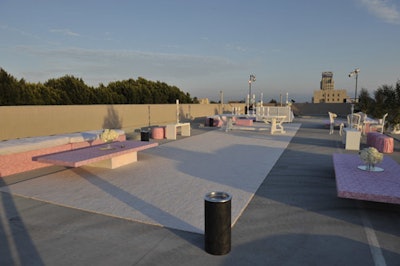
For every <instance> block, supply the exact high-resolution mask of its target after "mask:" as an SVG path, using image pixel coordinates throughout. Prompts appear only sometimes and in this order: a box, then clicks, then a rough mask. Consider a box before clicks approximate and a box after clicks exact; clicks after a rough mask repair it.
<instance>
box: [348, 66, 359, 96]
mask: <svg viewBox="0 0 400 266" xmlns="http://www.w3.org/2000/svg"><path fill="white" fill-rule="evenodd" d="M358 73H360V69H359V68H356V69H354V70H353V71H351V72H350V74H349V78H351V77H352V76H356V91H355V94H354V102H357V81H358Z"/></svg>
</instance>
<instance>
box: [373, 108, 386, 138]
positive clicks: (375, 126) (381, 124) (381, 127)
mask: <svg viewBox="0 0 400 266" xmlns="http://www.w3.org/2000/svg"><path fill="white" fill-rule="evenodd" d="M387 116H388V113H386V114H385V115H384V116H383V117H382V119H379V124H372V125H370V127H369V128H370V129H375V130H376V131H379V130H380V131H381V134H383V130H384V129H385V122H386V117H387Z"/></svg>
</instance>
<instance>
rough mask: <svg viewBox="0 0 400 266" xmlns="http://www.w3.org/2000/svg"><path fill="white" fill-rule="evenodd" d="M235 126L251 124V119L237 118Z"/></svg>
mask: <svg viewBox="0 0 400 266" xmlns="http://www.w3.org/2000/svg"><path fill="white" fill-rule="evenodd" d="M236 125H237V126H252V125H253V120H252V119H238V120H236Z"/></svg>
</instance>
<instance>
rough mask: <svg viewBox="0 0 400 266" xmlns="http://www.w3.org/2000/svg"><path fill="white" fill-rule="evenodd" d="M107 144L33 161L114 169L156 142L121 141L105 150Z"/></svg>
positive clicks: (39, 157)
mask: <svg viewBox="0 0 400 266" xmlns="http://www.w3.org/2000/svg"><path fill="white" fill-rule="evenodd" d="M107 145H108V144H101V145H94V146H90V147H86V148H81V149H76V150H71V151H64V152H58V153H52V154H47V155H41V156H36V157H34V158H32V159H33V160H34V161H38V162H42V163H48V164H54V165H61V166H67V167H80V166H83V165H90V166H95V167H103V168H110V169H115V168H117V167H120V166H123V165H127V164H129V163H133V162H136V161H137V152H138V151H142V150H145V149H149V148H153V147H156V146H157V145H158V143H157V142H154V143H149V142H143V141H121V142H113V143H111V144H110V146H111V149H106V147H107Z"/></svg>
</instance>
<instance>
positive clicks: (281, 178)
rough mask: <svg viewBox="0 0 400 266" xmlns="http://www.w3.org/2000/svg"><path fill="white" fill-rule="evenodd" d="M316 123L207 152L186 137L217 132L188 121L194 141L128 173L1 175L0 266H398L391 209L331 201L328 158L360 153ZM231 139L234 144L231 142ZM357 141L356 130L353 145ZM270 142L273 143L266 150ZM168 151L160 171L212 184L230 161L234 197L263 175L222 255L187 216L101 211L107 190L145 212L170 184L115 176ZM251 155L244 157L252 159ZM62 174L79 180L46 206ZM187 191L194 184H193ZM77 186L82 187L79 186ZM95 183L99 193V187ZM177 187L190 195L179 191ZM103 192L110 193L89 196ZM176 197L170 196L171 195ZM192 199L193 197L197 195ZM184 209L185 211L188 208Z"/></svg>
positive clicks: (399, 158)
mask: <svg viewBox="0 0 400 266" xmlns="http://www.w3.org/2000/svg"><path fill="white" fill-rule="evenodd" d="M324 120H326V118H312V117H310V118H296V119H295V120H294V124H299V125H300V124H301V126H300V128H299V129H298V130H297V131H293V137H291V136H290V138H289V137H286V136H282V135H276V136H273V137H272V136H268V134H269V133H266V132H265V131H263V132H251V131H245V132H233V133H226V134H227V136H226V137H225V138H221V139H218V142H219V144H218V145H220V146H218V147H214V148H215V150H212V148H210V147H209V146H207V145H206V144H207V143H204V142H203V145H200V146H191V144H193V143H195V140H196V141H198V140H200V139H201V140H202V141H205V142H209V141H211V140H207V138H204V136H207V135H204V134H210V133H213V132H216V131H218V129H215V128H203V127H198V124H196V123H192V125H193V129H192V136H191V137H180V139H178V140H176V141H167V140H162V141H160V145H159V147H158V148H159V149H158V150H151V151H150V150H149V151H146V152H143V154H142V155H139V156H142V158H141V159H142V160H140V159H139V161H138V162H137V163H135V164H137V165H134V166H132V169H131V168H129V169H128V168H126V169H122V170H118V171H115V170H96V171H88V170H87V169H86V168H84V169H82V170H74V169H66V168H63V167H50V168H46V169H42V170H40V171H32V172H28V173H25V174H19V175H15V176H9V177H6V178H3V179H0V186H1V188H0V189H1V192H0V247H1V248H0V265H71V264H73V265H94V264H95V265H399V261H400V227H399V224H400V205H395V204H387V203H378V202H369V201H358V200H351V199H343V198H339V197H337V191H336V184H335V173H334V168H333V159H332V155H333V154H334V153H348V154H357V151H348V150H345V149H344V148H343V144H342V142H341V137H340V136H339V134H338V131H335V133H334V134H332V135H329V129H327V128H325V127H324ZM290 132H291V131H289V133H288V134H290ZM219 133H221V134H224V133H223V132H221V131H219ZM202 135H203V137H198V136H202ZM213 136H216V134H214V133H213ZM245 136H249V139H248V140H246V139H245V138H244V137H245ZM238 140H240V143H234V144H235V146H233V142H234V141H236V142H238ZM191 141H192V142H191ZM224 141H225V143H224ZM253 141H256V142H258V143H259V144H260V145H259V147H258V146H255V145H253ZM365 141H366V140H365V137H363V139H362V147H363V146H365ZM180 142H181V143H182V146H183V144H185V145H187V146H185V147H187V150H185V152H183V151H182V149H181V150H179V149H178V148H177V147H179V145H177V144H179V143H180ZM183 142H185V143H183ZM267 142H271V143H272V142H273V143H275V144H276V145H275V146H273V147H266V148H265V149H264V146H265V143H267ZM285 142H286V143H287V144H284V143H285ZM231 144H232V145H231ZM173 145H176V146H173ZM196 145H197V144H196ZM279 145H280V146H279ZM211 146H212V145H211ZM214 146H215V145H214ZM249 147H250V151H253V154H254V156H255V157H254V158H245V159H243V158H242V159H241V156H244V155H247V152H249ZM172 148H173V149H175V150H174V153H173V155H174V157H172V158H171V156H170V154H169V153H168V158H167V156H165V157H164V158H156V156H160V155H162V154H163V153H165V154H167V152H168V151H169V150H171V149H172ZM207 149H209V150H207ZM279 150H281V151H279ZM232 151H234V152H232ZM278 151H279V152H278ZM266 152H267V153H266ZM277 152H278V153H277ZM188 154H189V155H190V156H188ZM182 155H185V156H184V157H182ZM210 156H214V157H213V158H212V161H214V162H215V163H216V165H218V166H220V167H216V165H209V164H208V168H204V165H203V164H202V163H201V162H202V161H205V162H207V163H208V162H209V161H208V160H209V157H210ZM274 156H275V157H276V159H275V160H274V161H273V162H272V163H271V162H269V161H268V160H269V159H268V158H269V157H274ZM385 156H390V157H391V158H392V159H393V160H395V161H396V162H397V163H400V142H399V141H398V140H396V141H395V149H394V153H392V154H385ZM166 158H167V159H170V160H174V161H176V162H179V164H177V165H176V166H174V167H168V169H166V173H165V176H168V175H171V174H174V173H175V175H174V176H175V177H176V176H178V177H181V178H182V179H186V178H187V176H188V175H189V174H192V172H191V171H194V173H197V174H196V177H197V179H196V180H195V181H193V183H192V184H195V182H198V181H199V180H200V181H202V182H203V181H207V182H214V183H217V184H218V188H219V187H220V185H221V184H222V182H223V179H222V180H216V179H212V178H210V177H213V176H214V177H217V175H215V173H216V172H217V173H219V174H223V173H226V174H227V175H228V176H229V175H234V174H235V173H232V172H231V171H230V170H229V169H228V168H229V167H232V168H234V167H237V166H240V167H238V168H234V169H235V171H236V174H237V175H238V176H236V177H239V178H238V180H236V181H235V183H233V184H230V186H231V187H234V188H235V190H232V191H233V193H232V196H233V199H235V198H238V197H239V196H238V195H237V194H236V192H235V191H239V190H241V189H242V190H245V191H246V192H251V189H250V188H249V186H248V185H249V183H250V180H251V178H252V177H253V176H255V175H260V174H261V175H263V178H261V180H260V182H259V183H258V184H257V187H256V188H255V190H254V195H251V196H250V198H249V202H248V205H245V206H244V208H243V210H242V212H240V213H238V215H237V220H236V222H235V224H234V226H233V228H232V249H231V251H230V253H228V254H227V255H223V256H213V255H210V254H208V253H206V252H205V251H204V235H203V234H202V232H201V228H200V230H198V228H197V227H196V224H195V225H194V226H192V224H190V223H186V224H185V226H186V227H187V229H178V228H174V227H173V226H168V225H167V226H160V225H157V224H150V222H143V221H142V220H137V221H135V220H134V219H130V218H129V217H128V218H126V217H125V218H124V217H120V216H119V215H112V214H110V213H109V212H107V211H106V210H105V209H106V208H107V207H109V206H108V205H109V202H110V199H111V198H114V199H117V200H119V201H120V202H122V203H125V205H126V206H125V209H132V206H133V205H130V203H129V202H126V201H125V202H124V200H125V199H126V198H129V199H130V200H132V201H134V202H138V201H140V202H141V204H142V208H143V209H142V214H145V216H146V214H148V215H147V216H149V215H150V214H149V213H146V210H148V209H149V208H154V205H150V204H149V201H148V200H147V199H146V200H145V199H144V197H145V196H146V195H147V196H148V195H150V196H151V195H152V193H153V194H154V191H163V188H168V184H169V181H168V180H167V179H165V180H163V179H162V178H160V179H158V182H159V183H156V184H153V186H149V187H147V188H146V189H147V190H145V189H144V188H143V190H142V191H140V192H139V191H138V192H137V193H135V194H132V193H130V192H129V190H128V187H129V185H130V182H127V183H125V184H124V183H123V182H125V181H123V182H122V181H121V180H123V176H121V175H118V174H121V173H128V172H133V171H131V170H135V169H136V170H140V172H139V173H140V174H139V175H138V176H135V180H132V182H140V180H146V179H149V178H151V177H152V176H154V175H155V174H159V173H158V172H157V171H158V170H157V171H156V170H155V169H151V167H147V168H146V167H144V168H140V167H141V164H140V163H141V162H143V164H146V163H148V162H151V161H152V160H166ZM232 158H233V159H232ZM260 158H261V159H262V161H261V162H263V161H265V164H266V165H267V164H271V165H270V167H266V166H265V165H263V164H262V163H260V162H259V161H258V160H259V159H260ZM196 160H198V161H196ZM251 161H252V162H253V163H249V162H251ZM138 163H139V164H138ZM200 166H201V167H200ZM146 169H147V170H146ZM221 169H222V170H221ZM224 169H225V170H224ZM238 169H239V170H238ZM240 169H244V170H243V172H238V171H242V170H240ZM246 169H247V170H248V171H246ZM249 169H251V171H250V170H249ZM124 171H125V172H124ZM219 171H220V172H219ZM250 173H251V174H250ZM49 177H50V178H49ZM65 179H67V180H69V181H67V183H65V189H64V188H61V190H68V188H71V187H74V186H75V185H76V182H79V184H82V186H77V191H74V193H71V194H68V191H67V192H65V191H64V192H63V193H64V194H65V193H67V194H66V195H69V199H68V198H62V199H64V200H65V202H64V204H62V202H61V203H60V202H55V201H54V197H56V198H57V197H60V194H61V192H62V191H60V187H58V186H57V184H59V183H57V182H59V181H60V182H61V181H62V182H65ZM43 180H49V183H47V186H48V188H47V191H54V195H48V194H47V196H49V200H46V199H43V198H41V197H42V196H41V194H40V193H41V192H40V191H37V190H36V189H37V188H38V184H41V182H43ZM119 181H121V182H122V183H118V184H119V185H118V186H113V185H110V184H115V182H119ZM246 181H247V182H246ZM238 182H241V183H238ZM377 182H379V180H377ZM399 183H400V179H399ZM399 183H397V184H394V186H399ZM137 184H138V183H137ZM207 184H210V183H207ZM51 186H53V187H51ZM86 186H92V187H95V188H97V189H94V190H92V192H93V194H92V192H90V193H86V192H87V191H86V190H83V189H84V187H86ZM174 186H175V187H176V186H179V184H174ZM241 186H243V187H241ZM186 188H190V186H187V187H186ZM193 188H194V189H196V190H198V187H196V186H193ZM211 188H212V186H210V187H207V188H206V189H211ZM225 188H226V189H229V188H228V187H225ZM17 189H18V190H17ZM23 189H24V190H23ZM79 189H82V190H81V193H79ZM169 189H172V188H171V187H170V188H169ZM95 190H103V192H105V193H102V194H97V192H96V191H95ZM13 191H14V192H13ZM56 192H57V193H56ZM30 193H33V194H30ZM85 193H86V194H85ZM139 193H143V195H139ZM164 193H165V197H170V196H171V195H169V194H171V193H169V191H168V190H167V189H165V191H164ZM181 193H182V195H184V194H185V193H186V194H190V193H191V195H195V192H190V191H189V192H188V191H185V190H184V189H181ZM104 194H107V198H103V197H99V198H95V199H93V198H91V197H93V195H104ZM175 196H176V200H177V202H178V201H179V195H175ZM74 199H79V200H76V204H77V205H76V206H74V207H71V206H70V205H69V203H68V202H67V200H70V201H74ZM85 200H86V201H88V200H90V201H91V202H92V204H90V205H91V206H93V205H96V206H97V208H98V209H96V210H95V211H93V210H88V209H87V207H86V206H84V205H79V203H80V202H81V203H84V202H85ZM194 200H195V199H194ZM197 201H200V204H201V203H202V202H201V201H202V199H197ZM233 203H235V202H234V201H233ZM102 206H103V207H104V208H103V209H102ZM120 208H122V209H124V207H120V206H115V208H111V209H112V210H115V209H120ZM194 208H196V207H194ZM137 209H139V208H137ZM185 211H187V212H189V211H190V208H188V209H187V210H186V209H185ZM158 212H159V213H161V214H162V215H163V216H164V218H165V217H166V218H167V220H180V221H185V220H184V218H182V219H177V215H175V214H171V213H169V212H163V211H162V209H159V211H158ZM199 215H200V216H201V215H202V213H201V214H199ZM150 218H154V217H150ZM157 219H159V218H157ZM200 219H201V218H200ZM159 221H160V220H159ZM194 223H195V222H194ZM161 225H162V224H161ZM191 228H192V229H193V228H194V229H193V230H191Z"/></svg>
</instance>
